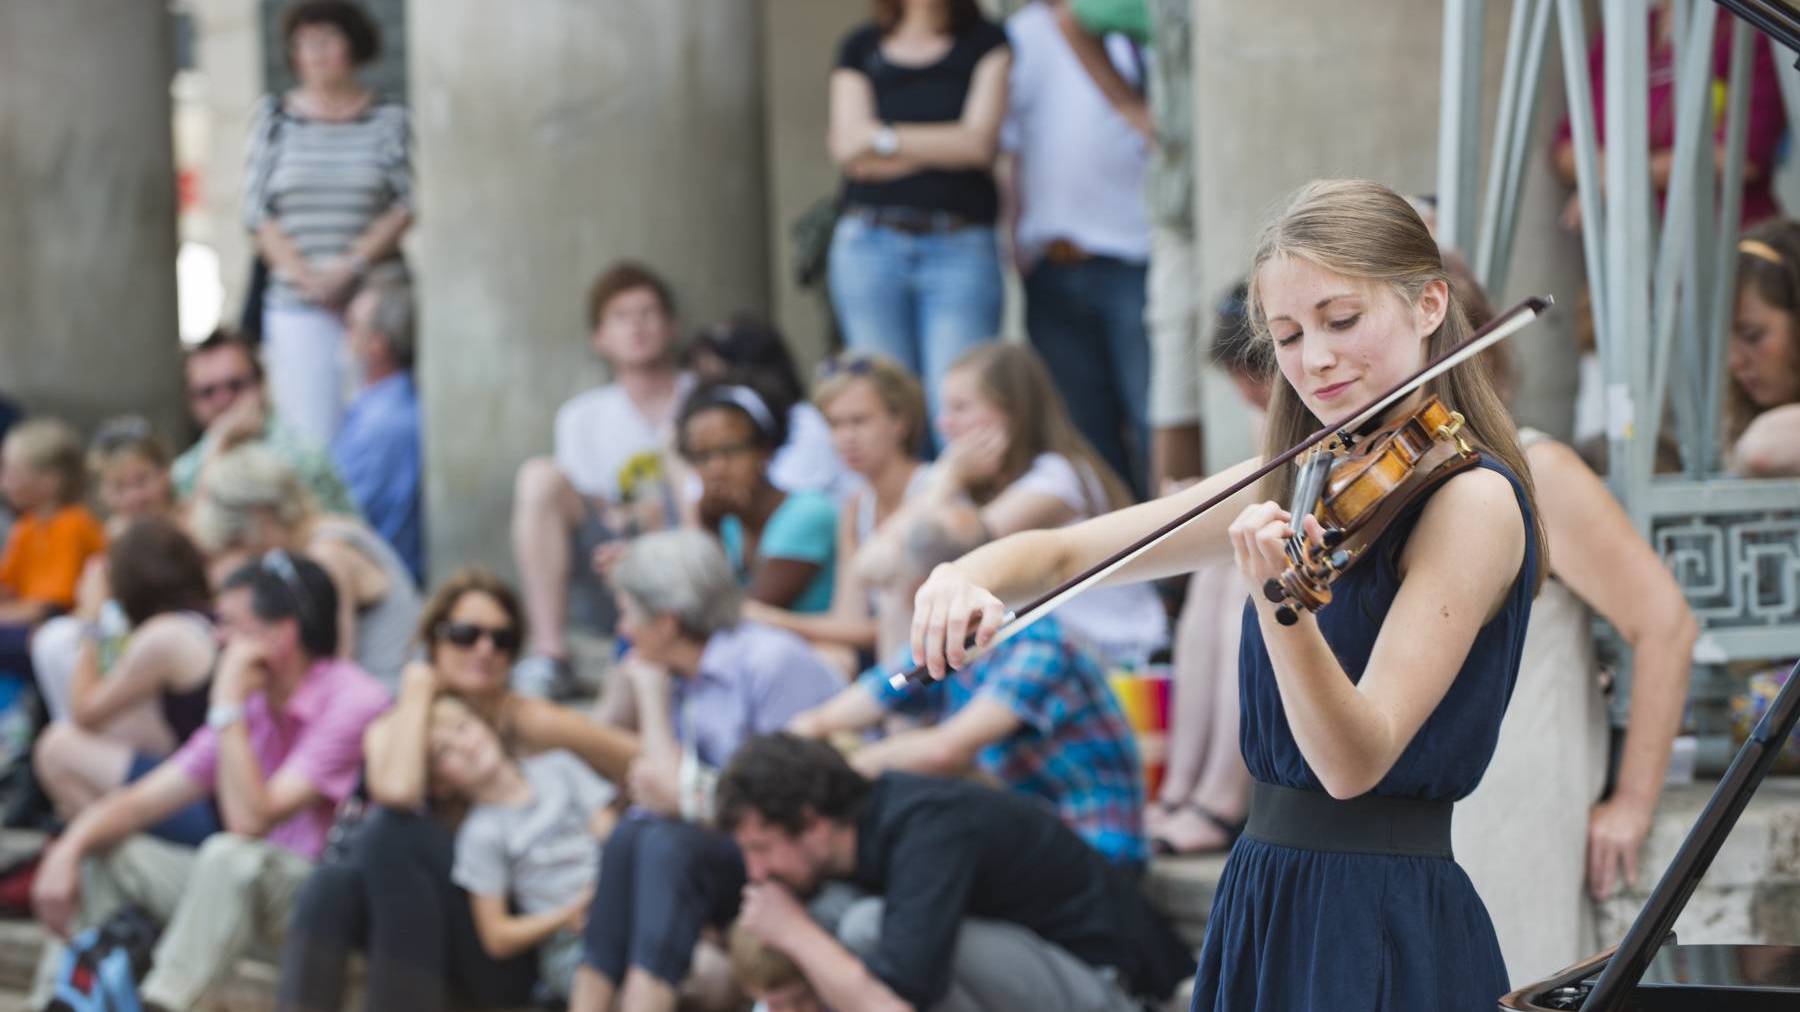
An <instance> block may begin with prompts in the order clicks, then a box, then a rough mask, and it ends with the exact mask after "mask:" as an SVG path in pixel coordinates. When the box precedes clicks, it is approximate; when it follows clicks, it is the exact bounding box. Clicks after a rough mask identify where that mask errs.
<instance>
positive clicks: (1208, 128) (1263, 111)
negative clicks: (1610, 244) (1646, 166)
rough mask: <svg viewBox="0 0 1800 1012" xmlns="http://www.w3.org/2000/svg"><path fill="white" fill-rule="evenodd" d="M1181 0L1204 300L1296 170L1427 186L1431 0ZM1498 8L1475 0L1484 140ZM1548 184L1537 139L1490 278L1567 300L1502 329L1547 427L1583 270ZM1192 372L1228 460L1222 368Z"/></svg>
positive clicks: (1230, 414) (1553, 116)
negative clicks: (1329, 0)
mask: <svg viewBox="0 0 1800 1012" xmlns="http://www.w3.org/2000/svg"><path fill="white" fill-rule="evenodd" d="M1194 4H1195V7H1194V11H1195V18H1196V24H1195V29H1194V47H1195V52H1194V67H1195V73H1194V91H1195V106H1194V108H1195V115H1196V118H1197V120H1198V123H1197V130H1196V150H1197V151H1198V168H1197V169H1196V177H1197V178H1196V181H1195V182H1196V186H1197V194H1198V199H1197V202H1196V204H1195V207H1196V209H1197V218H1198V222H1197V224H1198V229H1199V256H1198V259H1199V276H1198V277H1197V278H1196V279H1195V283H1196V284H1198V285H1199V287H1200V291H1201V292H1202V293H1204V295H1205V296H1206V301H1205V304H1207V305H1210V304H1211V301H1212V297H1213V296H1214V295H1216V294H1217V293H1218V292H1220V291H1223V290H1224V289H1225V288H1226V287H1228V286H1229V285H1230V284H1231V283H1232V282H1233V281H1234V280H1236V279H1237V278H1238V277H1240V276H1242V275H1243V273H1244V271H1245V269H1246V267H1247V266H1248V264H1249V259H1250V255H1251V253H1252V251H1253V247H1254V245H1255V239H1256V232H1257V229H1258V228H1259V227H1260V226H1261V224H1262V222H1263V221H1264V219H1265V218H1267V217H1268V216H1269V215H1270V214H1271V213H1273V212H1274V211H1275V210H1277V209H1278V205H1279V203H1280V201H1281V200H1282V199H1283V198H1284V197H1285V196H1286V195H1287V194H1288V193H1290V192H1291V191H1292V190H1294V189H1295V188H1296V187H1298V186H1300V185H1301V184H1303V183H1305V182H1307V181H1309V180H1312V179H1317V178H1321V177H1347V176H1355V177H1365V178H1369V179H1374V180H1377V181H1379V182H1382V183H1385V184H1387V185H1388V186H1391V187H1393V188H1394V189H1396V190H1399V191H1400V192H1402V193H1429V192H1431V191H1432V190H1434V189H1435V188H1436V173H1437V135H1438V98H1439V85H1438V78H1439V74H1438V71H1439V67H1440V63H1441V57H1442V43H1441V36H1442V33H1443V4H1442V3H1441V0H1394V2H1390V3H1382V4H1318V3H1311V2H1307V0H1269V2H1265V3H1257V4H1245V3H1237V2H1233V0H1194ZM1510 12H1511V4H1510V3H1505V2H1493V3H1489V4H1488V5H1487V18H1486V22H1485V24H1484V28H1483V33H1482V34H1483V37H1484V38H1485V39H1486V40H1487V45H1486V52H1485V54H1484V55H1485V60H1484V74H1483V95H1482V98H1483V103H1482V112H1483V126H1482V131H1481V137H1482V143H1483V149H1484V151H1485V150H1486V147H1487V145H1488V144H1489V143H1491V139H1492V134H1493V118H1494V115H1495V106H1496V103H1497V99H1498V89H1499V86H1500V66H1501V60H1502V57H1503V56H1504V50H1505V40H1506V31H1507V18H1508V16H1509V14H1510ZM1552 45H1554V42H1552ZM1556 60H1557V57H1556V55H1555V53H1554V51H1552V52H1551V53H1549V55H1547V56H1546V59H1545V65H1546V67H1549V68H1551V69H1552V73H1551V75H1550V76H1547V77H1546V80H1545V84H1544V91H1543V94H1542V96H1541V97H1542V101H1543V105H1542V106H1541V107H1540V111H1539V117H1538V124H1537V125H1538V131H1539V133H1540V135H1541V136H1543V137H1544V138H1546V143H1547V138H1548V136H1549V132H1550V131H1551V130H1554V129H1555V126H1556V122H1557V121H1558V119H1559V118H1560V117H1561V115H1562V109H1563V100H1562V86H1561V78H1560V75H1556V74H1554V68H1555V67H1556ZM1484 157H1485V155H1484ZM1484 178H1485V176H1484ZM1483 185H1485V183H1484V184H1483ZM1479 193H1480V191H1478V196H1479ZM1562 196H1563V194H1562V193H1561V191H1560V188H1559V184H1557V182H1556V181H1555V179H1554V178H1553V177H1551V175H1550V172H1549V168H1548V160H1547V156H1546V155H1545V154H1544V153H1543V150H1542V144H1540V146H1539V150H1538V151H1537V152H1534V153H1533V155H1532V156H1531V157H1530V158H1529V159H1528V161H1527V172H1526V184H1525V188H1524V191H1523V195H1522V197H1521V202H1522V204H1523V211H1522V212H1521V224H1520V230H1519V239H1518V242H1517V244H1516V246H1515V251H1514V252H1515V256H1514V268H1513V271H1512V277H1511V281H1510V284H1511V290H1510V291H1507V292H1496V293H1493V297H1494V301H1495V303H1496V304H1497V306H1499V307H1500V308H1504V307H1505V306H1507V305H1510V304H1511V302H1512V301H1514V300H1516V298H1518V297H1519V296H1522V295H1524V294H1526V293H1527V292H1530V293H1539V292H1546V291H1547V292H1553V293H1555V295H1556V297H1557V301H1558V303H1559V304H1560V305H1562V306H1563V307H1566V308H1567V309H1569V310H1571V311H1569V312H1559V313H1556V314H1553V315H1552V316H1550V317H1549V318H1547V319H1546V320H1544V321H1543V322H1541V323H1539V324H1537V325H1536V326H1534V327H1532V328H1530V329H1529V330H1527V331H1526V332H1524V333H1522V334H1520V335H1519V336H1518V337H1515V338H1513V339H1512V340H1513V344H1514V348H1515V351H1516V355H1515V358H1516V359H1517V360H1518V362H1519V363H1520V365H1521V367H1522V369H1523V375H1522V376H1521V377H1520V384H1519V392H1518V396H1517V399H1516V402H1515V408H1516V412H1517V414H1518V415H1519V416H1520V418H1521V420H1522V421H1524V422H1526V423H1529V424H1535V425H1540V426H1543V427H1546V428H1548V429H1549V430H1550V431H1551V432H1553V433H1557V434H1566V433H1567V429H1568V426H1569V424H1570V422H1571V420H1572V408H1571V406H1570V402H1571V400H1572V398H1573V396H1574V374H1575V369H1574V354H1573V352H1572V350H1571V348H1570V339H1569V331H1570V328H1571V326H1572V318H1573V313H1572V309H1573V307H1574V304H1575V302H1576V300H1577V295H1578V293H1579V291H1580V285H1581V281H1582V274H1581V263H1580V252H1581V250H1580V242H1579V239H1578V238H1577V237H1576V236H1573V235H1570V234H1568V233H1565V232H1562V231H1561V230H1560V229H1559V228H1558V226H1557V212H1558V211H1559V210H1560V208H1561V203H1562ZM1207 336H1210V335H1207ZM1205 383H1206V426H1207V461H1208V463H1209V465H1222V464H1226V463H1230V462H1232V461H1236V460H1241V459H1243V458H1244V457H1245V456H1248V455H1249V453H1250V439H1249V433H1248V426H1247V425H1246V423H1245V412H1244V411H1243V409H1242V406H1241V405H1240V403H1239V401H1238V399H1237V397H1236V395H1235V394H1234V393H1233V391H1232V389H1231V387H1230V384H1229V382H1228V381H1226V380H1225V378H1224V377H1223V376H1222V375H1220V374H1218V373H1217V372H1216V371H1212V370H1209V371H1208V374H1207V376H1206V379H1205Z"/></svg>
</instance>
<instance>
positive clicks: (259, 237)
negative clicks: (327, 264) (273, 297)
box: [256, 216, 312, 281]
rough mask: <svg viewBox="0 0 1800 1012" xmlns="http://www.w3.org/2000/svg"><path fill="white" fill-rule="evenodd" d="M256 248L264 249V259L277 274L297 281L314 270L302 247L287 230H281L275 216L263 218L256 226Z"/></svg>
mask: <svg viewBox="0 0 1800 1012" xmlns="http://www.w3.org/2000/svg"><path fill="white" fill-rule="evenodd" d="M256 248H257V249H258V250H260V251H262V255H263V259H264V260H267V261H268V262H269V267H270V269H272V270H273V271H274V272H275V273H276V274H278V275H281V276H282V277H285V278H291V279H294V280H296V281H298V280H300V279H302V278H305V277H306V276H307V275H308V274H310V273H311V272H312V267H311V266H310V265H308V264H307V262H306V257H305V255H303V254H302V253H301V252H300V247H299V246H297V245H295V244H294V240H293V238H292V237H290V236H289V235H288V234H287V233H286V232H283V231H282V230H281V225H279V224H278V223H277V222H276V221H275V218H274V217H273V216H270V217H267V218H264V219H263V222H262V224H261V225H258V226H257V227H256Z"/></svg>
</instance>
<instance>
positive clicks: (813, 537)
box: [719, 492, 837, 614]
mask: <svg viewBox="0 0 1800 1012" xmlns="http://www.w3.org/2000/svg"><path fill="white" fill-rule="evenodd" d="M719 540H720V541H721V542H723V543H724V545H725V556H726V558H729V559H730V560H731V568H732V569H733V570H735V571H736V572H737V576H738V580H739V581H740V582H743V583H749V582H750V570H751V568H752V567H751V565H750V564H749V562H748V561H747V560H745V558H744V522H743V521H742V520H739V519H738V518H737V517H735V516H728V517H726V518H725V519H724V520H722V521H720V523H719ZM758 548H759V550H760V553H761V555H762V557H763V558H765V559H792V560H794V561H796V562H811V563H813V564H815V565H817V566H818V567H819V572H818V575H817V576H814V577H813V579H812V582H811V583H809V584H807V585H806V589H805V590H803V591H801V592H800V596H799V597H797V598H795V599H794V603H793V605H792V606H791V610H793V611H797V612H803V613H807V614H818V613H822V612H826V611H830V610H831V589H832V586H833V585H834V584H835V583H836V581H837V572H836V563H837V505H836V504H835V503H833V502H832V501H831V497H830V496H828V495H826V494H825V493H823V492H791V493H789V494H788V497H787V498H786V499H785V500H783V501H782V503H781V505H780V506H777V507H775V513H774V515H772V516H770V517H769V523H768V525H767V526H766V527H764V528H763V533H762V543H761V544H760V545H759V546H758Z"/></svg>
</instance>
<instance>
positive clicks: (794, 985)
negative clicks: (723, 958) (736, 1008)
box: [731, 924, 827, 1012]
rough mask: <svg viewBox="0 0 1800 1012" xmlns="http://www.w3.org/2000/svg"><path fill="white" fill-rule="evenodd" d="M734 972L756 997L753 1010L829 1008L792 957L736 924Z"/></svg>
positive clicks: (784, 1011) (823, 1011) (733, 933)
mask: <svg viewBox="0 0 1800 1012" xmlns="http://www.w3.org/2000/svg"><path fill="white" fill-rule="evenodd" d="M731 975H732V976H733V977H735V978H737V983H738V986H739V987H741V988H743V989H744V991H745V992H747V993H748V994H749V995H750V996H751V997H753V998H755V999H756V1008H755V1009H754V1010H753V1012H827V1009H826V1008H825V1004H824V1003H823V1002H821V1001H819V996H818V995H816V994H814V993H813V989H812V985H811V984H809V983H807V982H806V977H805V976H803V975H802V974H801V973H800V968H799V967H798V966H795V965H794V961H793V960H791V959H789V958H788V957H787V956H786V955H784V954H783V953H781V952H778V951H776V950H775V949H771V948H769V947H768V946H766V945H764V944H763V943H762V942H761V941H759V940H758V939H757V937H756V936H755V935H753V934H751V933H750V932H748V931H746V930H744V928H743V927H742V926H740V925H736V924H733V925H732V926H731Z"/></svg>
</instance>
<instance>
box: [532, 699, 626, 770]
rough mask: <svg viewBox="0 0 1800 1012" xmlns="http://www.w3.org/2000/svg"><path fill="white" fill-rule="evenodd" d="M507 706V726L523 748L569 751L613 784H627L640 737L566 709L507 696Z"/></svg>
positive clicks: (547, 703)
mask: <svg viewBox="0 0 1800 1012" xmlns="http://www.w3.org/2000/svg"><path fill="white" fill-rule="evenodd" d="M505 705H506V712H507V717H506V722H507V723H508V724H509V726H510V727H511V729H512V731H513V733H514V734H515V735H516V736H517V741H518V743H519V744H520V745H522V746H524V747H525V748H527V749H529V750H531V751H536V752H542V751H546V750H549V749H556V748H560V749H567V750H568V751H570V752H573V753H575V754H576V755H578V756H580V757H581V758H582V760H583V761H585V762H586V763H587V764H588V765H589V766H592V767H593V768H594V772H596V773H599V774H600V775H601V776H603V777H605V778H607V779H608V780H611V781H613V782H614V783H623V782H624V780H625V772H626V770H628V769H629V768H630V767H631V761H632V760H633V759H636V758H637V756H638V738H637V735H634V734H632V733H631V732H629V731H621V730H619V729H618V728H616V727H607V726H605V725H602V724H597V723H595V722H593V721H591V720H589V719H588V718H587V717H586V716H584V715H582V714H580V713H577V712H575V711H574V710H571V709H569V708H567V707H563V706H558V705H556V704H555V703H552V702H549V701H548V700H543V699H527V698H524V697H522V696H508V697H507V699H506V704H505Z"/></svg>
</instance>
